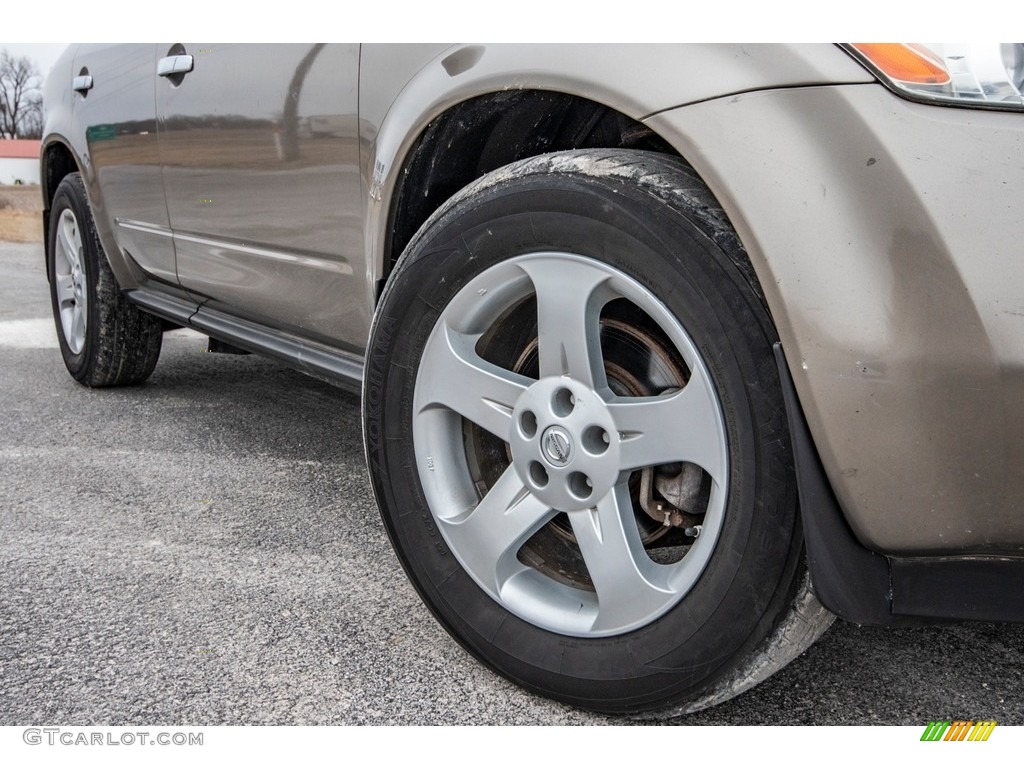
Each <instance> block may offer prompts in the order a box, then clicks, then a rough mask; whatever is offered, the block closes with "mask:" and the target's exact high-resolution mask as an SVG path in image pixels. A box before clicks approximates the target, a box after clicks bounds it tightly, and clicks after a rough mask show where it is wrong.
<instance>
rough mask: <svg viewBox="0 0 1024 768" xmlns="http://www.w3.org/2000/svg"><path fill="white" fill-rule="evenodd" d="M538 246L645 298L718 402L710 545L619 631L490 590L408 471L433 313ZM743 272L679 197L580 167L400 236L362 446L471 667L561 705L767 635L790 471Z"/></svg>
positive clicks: (709, 678)
mask: <svg viewBox="0 0 1024 768" xmlns="http://www.w3.org/2000/svg"><path fill="white" fill-rule="evenodd" d="M540 251H561V252H570V253H577V254H579V255H582V256H588V257H591V258H596V259H599V260H600V261H602V262H603V263H605V264H608V265H610V266H613V267H615V268H616V269H618V270H620V271H621V272H623V273H624V274H626V275H627V276H629V277H631V278H633V279H634V280H636V281H637V282H639V283H640V284H641V285H643V286H644V287H645V288H647V289H648V290H649V291H651V293H653V294H654V295H655V296H656V297H658V298H659V300H660V301H661V302H662V303H663V304H664V305H665V306H666V307H667V308H668V310H669V311H670V312H671V313H672V314H673V315H674V316H675V317H676V318H677V319H678V320H679V322H680V323H681V324H682V326H683V327H684V328H685V329H686V331H687V333H688V334H689V335H690V337H691V338H692V339H693V341H694V342H695V344H696V346H697V349H698V351H699V353H700V355H701V356H702V358H703V360H704V363H705V365H706V366H707V368H708V371H709V374H710V376H711V379H712V382H713V384H714V387H715V390H716V393H717V394H718V397H719V401H720V404H721V407H722V412H723V415H724V416H725V424H726V431H727V439H728V443H729V447H728V455H729V466H730V473H729V475H730V479H729V489H728V499H727V503H726V512H725V515H724V520H723V525H722V530H721V532H720V534H719V539H718V541H717V543H716V547H715V551H714V554H713V556H712V558H711V560H710V562H709V563H708V564H707V566H706V568H705V569H704V572H703V574H702V575H701V577H700V578H699V580H698V581H697V583H696V584H695V585H694V587H693V588H692V589H691V591H690V592H689V593H688V594H687V595H686V596H685V598H683V600H682V601H680V602H679V603H678V604H676V606H675V607H673V608H672V609H671V610H670V611H669V612H668V613H666V614H665V615H663V616H662V617H661V618H659V619H657V620H655V621H653V622H651V623H650V624H648V625H647V626H645V627H643V628H641V629H639V630H636V631H633V632H630V633H627V634H622V635H617V636H612V637H604V638H577V637H568V636H564V635H560V634H557V633H553V632H549V631H547V630H542V629H539V628H537V627H536V626H533V625H531V624H529V623H528V622H526V621H523V620H522V619H520V618H518V617H517V616H515V615H514V614H512V613H510V612H509V611H507V610H506V609H505V608H504V607H502V606H501V605H500V604H499V603H497V602H496V601H495V600H493V599H492V598H490V597H489V596H488V595H487V594H486V593H484V592H483V591H482V590H481V589H480V588H479V587H478V586H477V585H476V584H475V583H474V582H473V581H472V579H471V578H470V577H469V576H468V575H467V574H466V573H465V572H464V571H463V570H462V569H461V567H460V566H459V564H458V561H457V560H456V559H455V557H454V556H453V555H452V553H451V552H450V550H449V549H448V546H447V544H446V543H445V541H444V539H443V537H442V536H441V534H440V532H439V531H438V529H437V526H436V525H435V524H434V521H433V519H432V516H431V514H430V511H429V508H428V506H427V503H426V500H425V498H424V494H423V492H422V489H421V486H420V483H419V479H418V473H417V471H416V457H415V455H414V452H413V447H412V446H413V439H412V402H413V393H414V390H415V379H416V375H415V372H416V370H417V368H418V365H419V361H420V356H421V354H422V350H423V348H424V345H425V343H426V339H427V337H428V336H429V334H430V332H431V330H432V328H433V326H434V324H435V323H436V321H437V319H438V317H439V315H440V311H441V310H443V307H444V306H445V305H446V304H447V303H448V302H449V301H450V300H451V299H452V298H453V297H454V296H455V295H456V294H457V293H458V291H459V290H460V289H461V288H462V287H463V286H464V285H465V284H466V283H467V282H468V281H469V280H470V279H472V278H473V277H474V276H475V275H477V274H479V273H480V272H482V271H484V270H486V269H487V268H488V267H490V266H493V265H494V264H497V263H500V262H501V261H504V260H506V259H508V258H511V257H513V256H517V255H520V254H523V253H529V252H540ZM441 278H443V280H442V279H441ZM744 286H746V283H745V282H744V281H743V279H742V276H741V275H739V273H738V272H737V271H736V270H735V268H734V267H732V266H731V262H730V259H729V258H727V257H726V255H725V254H723V253H722V252H721V250H720V249H719V248H718V247H717V246H716V244H715V243H714V241H713V240H712V239H711V237H710V236H709V234H708V233H707V232H706V231H705V228H704V227H703V226H702V225H701V224H700V222H698V221H697V220H695V219H694V218H692V217H690V216H688V212H687V211H686V209H685V207H684V206H673V205H670V204H666V203H663V202H659V203H657V204H652V200H651V195H650V192H649V190H645V189H644V188H643V185H630V184H623V183H621V182H617V181H614V180H609V179H602V178H597V177H593V176H586V175H582V174H576V175H572V174H564V175H558V176H544V177H541V176H532V177H526V178H519V179H514V180H512V181H510V182H508V183H505V184H495V185H493V186H491V187H489V188H485V189H483V190H481V191H479V192H477V193H476V194H474V195H473V196H471V197H468V198H464V199H461V200H458V201H457V202H455V203H454V204H451V205H450V206H448V207H447V208H446V209H444V210H443V212H442V213H440V214H439V215H437V216H435V218H434V219H433V220H432V221H431V222H430V223H428V225H427V226H426V227H425V228H424V229H423V230H421V232H420V234H419V235H418V236H417V237H416V238H414V240H413V242H412V243H411V244H410V246H409V248H408V249H407V251H406V255H405V256H403V260H402V262H401V263H400V265H399V267H398V268H397V269H396V273H395V275H394V277H393V279H392V282H391V283H390V287H389V290H388V291H387V292H386V294H385V297H384V298H383V299H382V305H381V308H380V310H379V313H378V317H377V319H376V320H375V325H374V332H373V337H372V339H371V344H370V347H369V354H368V359H367V378H366V390H365V397H366V406H365V410H366V439H367V452H368V458H369V461H370V467H371V476H372V479H373V483H374V490H375V492H376V493H377V496H378V500H379V502H380V506H381V510H382V513H383V516H384V520H385V524H386V527H387V529H388V532H389V535H390V536H391V537H392V540H393V542H394V544H395V547H396V550H397V552H398V554H399V557H400V559H401V560H402V562H403V566H404V567H405V568H406V570H407V572H408V573H409V575H410V576H411V578H412V581H413V583H414V584H415V585H416V587H417V589H418V590H419V591H420V593H421V595H422V596H423V597H424V599H425V601H426V603H427V605H428V606H429V607H430V608H431V610H432V611H433V612H434V613H435V615H436V616H437V617H438V619H439V620H440V621H441V622H442V624H443V625H444V626H445V627H446V628H447V629H448V630H449V631H450V632H451V633H452V634H453V635H454V636H455V637H456V639H458V640H459V642H460V643H462V644H463V646H464V647H466V648H467V650H469V651H470V652H471V653H473V654H474V655H475V656H477V658H479V659H481V660H482V661H483V662H484V663H486V664H488V665H489V666H491V667H493V668H495V669H496V670H498V671H499V672H500V673H502V674H504V675H505V676H507V677H509V678H510V679H512V680H514V681H515V682H517V683H519V684H521V685H524V686H525V687H527V688H530V689H532V690H534V691H537V692H539V693H542V694H544V695H547V696H551V697H553V698H557V699H560V700H563V701H567V702H569V703H573V704H576V705H578V706H584V707H588V708H593V709H600V710H604V711H640V710H644V709H652V708H658V707H661V706H665V705H666V703H670V702H672V701H674V700H678V699H680V698H683V697H689V696H693V695H696V694H698V693H699V692H700V691H701V690H704V689H705V688H707V687H708V686H710V685H711V684H713V683H714V682H715V681H716V680H717V679H718V678H719V677H720V676H721V675H722V674H724V673H725V672H726V671H728V669H729V666H730V665H729V662H731V661H733V660H734V659H735V658H736V657H738V656H740V655H742V654H743V653H744V652H746V651H749V649H750V648H751V647H752V646H753V645H754V644H756V642H758V641H759V640H760V639H761V638H762V637H763V636H764V635H765V634H766V633H767V631H768V629H769V628H770V623H771V621H770V620H771V617H770V615H769V614H770V613H771V611H770V610H769V607H770V606H771V605H772V604H773V601H774V600H775V598H776V595H777V592H778V590H779V584H780V583H781V582H784V581H785V579H786V574H785V571H786V569H787V567H788V563H789V562H790V561H791V560H792V549H793V539H794V535H795V534H794V528H795V523H796V518H795V498H792V494H791V493H783V494H781V496H780V494H778V493H774V494H773V493H765V492H764V491H765V485H766V483H769V482H772V481H773V479H774V478H778V482H779V484H780V486H781V487H783V488H785V487H786V478H785V475H786V473H787V467H788V472H789V473H790V474H791V473H792V468H791V459H790V458H789V456H788V453H787V450H786V449H788V442H785V441H782V442H783V443H784V444H783V445H782V446H781V449H780V447H779V440H778V438H779V434H777V432H782V433H783V434H784V412H782V410H781V402H780V401H779V399H778V398H777V396H776V392H774V391H772V389H771V384H772V382H774V386H775V390H777V388H778V384H777V378H775V377H773V374H774V366H773V363H772V360H771V354H770V350H771V341H772V339H771V338H770V334H771V333H772V329H771V326H770V320H769V319H768V318H767V313H766V312H764V311H763V308H760V305H759V304H758V302H757V301H756V297H753V296H752V295H750V291H749V288H747V289H746V290H745V288H744ZM759 308H760V311H758V310H759ZM762 390H763V391H762ZM791 485H792V484H791V483H790V486H791Z"/></svg>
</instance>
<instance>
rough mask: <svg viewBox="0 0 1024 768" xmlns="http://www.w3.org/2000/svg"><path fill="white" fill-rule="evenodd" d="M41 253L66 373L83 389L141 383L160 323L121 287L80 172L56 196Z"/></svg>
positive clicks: (151, 363) (152, 362)
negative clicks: (99, 234)
mask: <svg viewBox="0 0 1024 768" xmlns="http://www.w3.org/2000/svg"><path fill="white" fill-rule="evenodd" d="M46 258H47V274H48V276H49V279H50V299H51V302H52V305H53V316H54V321H55V322H56V325H57V338H58V340H59V341H60V351H61V356H62V357H63V358H64V364H65V366H67V369H68V372H69V373H70V374H71V375H72V376H73V377H74V379H75V380H76V381H78V382H80V383H81V384H84V385H86V386H88V387H114V386H120V385H125V384H138V383H140V382H142V381H145V380H146V379H147V378H148V377H149V375H150V374H151V373H152V372H153V369H154V368H155V367H156V363H157V359H158V358H159V357H160V345H161V342H162V339H163V325H162V323H161V321H160V320H159V319H158V318H156V317H154V316H152V315H150V314H148V313H146V312H144V311H142V310H141V309H139V308H138V307H136V306H135V305H134V304H132V303H131V302H129V301H128V299H127V298H126V297H125V296H124V295H123V294H122V293H121V291H120V289H119V288H118V285H117V281H116V280H115V278H114V274H113V272H111V270H110V265H109V264H108V263H107V257H106V255H105V254H104V252H103V246H102V245H100V241H99V237H98V236H97V234H96V226H95V223H94V221H93V217H92V211H91V210H90V208H89V200H88V197H87V196H86V191H85V185H84V183H83V182H82V177H81V175H80V174H78V173H72V174H69V175H68V176H66V177H65V178H64V180H63V181H61V183H60V186H59V187H57V192H56V194H55V195H54V197H53V204H52V206H51V209H50V221H49V226H48V232H47V249H46ZM62 315H63V316H62Z"/></svg>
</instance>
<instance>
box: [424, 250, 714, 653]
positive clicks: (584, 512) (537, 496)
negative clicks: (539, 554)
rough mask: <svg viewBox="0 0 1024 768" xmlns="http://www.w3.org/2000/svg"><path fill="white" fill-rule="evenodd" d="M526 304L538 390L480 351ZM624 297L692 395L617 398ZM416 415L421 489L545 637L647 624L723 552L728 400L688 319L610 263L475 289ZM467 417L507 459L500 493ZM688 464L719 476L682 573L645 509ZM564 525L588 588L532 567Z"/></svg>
mask: <svg viewBox="0 0 1024 768" xmlns="http://www.w3.org/2000/svg"><path fill="white" fill-rule="evenodd" d="M526 300H532V301H535V302H536V315H535V318H536V328H537V331H536V341H535V345H534V346H535V356H536V358H537V366H538V369H539V370H538V375H537V378H531V377H529V376H526V375H523V374H522V373H519V372H517V371H515V370H509V369H506V368H502V367H501V366H498V365H495V364H494V363H492V362H489V361H488V360H486V359H484V358H483V357H481V356H480V354H478V352H477V349H478V345H479V343H480V342H481V339H482V338H483V337H484V336H485V335H486V334H488V333H489V332H492V329H493V327H494V326H495V325H496V324H500V323H502V322H512V320H511V319H510V318H511V317H512V316H513V315H510V312H511V311H513V310H514V308H515V307H516V306H517V305H520V304H522V303H523V302H524V301H526ZM623 300H624V302H628V304H629V305H631V308H632V309H633V311H634V314H636V310H639V311H640V313H642V316H644V317H645V318H648V319H649V322H653V324H654V325H656V326H657V328H658V329H660V331H661V332H662V333H663V334H664V337H663V338H666V339H667V340H668V342H669V344H668V347H669V348H670V349H671V351H672V352H673V353H675V354H677V355H678V357H679V358H681V360H682V361H683V363H684V364H685V369H686V370H685V381H684V382H680V383H681V384H683V386H679V387H670V388H666V391H662V392H658V393H654V394H640V395H638V396H636V395H634V396H629V395H622V394H617V391H618V392H621V391H622V390H623V387H622V386H613V384H614V382H612V381H610V378H614V373H612V374H609V369H611V367H612V366H611V361H605V360H604V358H603V354H602V339H601V334H602V327H603V326H602V309H603V308H605V307H607V306H609V305H610V304H611V303H612V302H618V303H619V304H622V303H623ZM531 314H532V312H531ZM605 324H607V321H606V322H605ZM662 354H663V355H664V354H666V353H662ZM657 362H658V361H657V360H656V359H655V360H653V361H652V364H656V363H657ZM413 414H414V415H413V434H414V441H415V453H416V458H417V464H418V469H419V478H420V481H421V483H422V486H423V489H424V493H425V495H426V498H427V501H428V504H429V507H430V510H431V512H432V514H433V516H434V519H435V521H436V523H437V526H438V528H439V530H440V531H441V533H442V535H443V536H444V539H445V541H446V542H447V544H448V546H449V547H450V549H451V550H452V552H453V554H454V555H455V557H456V558H457V559H458V561H459V562H460V563H461V565H462V566H463V568H464V569H465V570H466V571H467V572H468V573H469V574H470V576H471V577H472V578H473V580H474V581H475V582H476V583H477V584H478V585H479V586H480V587H481V588H482V589H483V590H484V591H485V592H486V593H487V594H489V595H490V596H491V597H492V598H494V599H495V600H497V601H498V602H499V603H501V604H502V605H503V606H504V607H505V608H507V609H508V610H509V611H511V612H512V613H514V614H516V615H518V616H519V617H520V618H523V619H525V620H527V621H529V622H530V623H532V624H534V625H537V626H539V627H543V628H545V629H548V630H551V631H554V632H558V633H561V634H565V635H572V636H578V637H602V636H610V635H616V634H621V633H625V632H629V631H631V630H634V629H637V628H639V627H643V626H645V625H647V624H649V623H650V622H652V621H653V620H655V619H657V618H658V617H660V616H662V615H663V614H664V613H666V612H667V611H668V610H670V609H671V608H672V607H673V606H674V605H675V604H676V603H678V602H679V601H680V600H681V599H682V598H683V597H684V596H685V595H686V594H687V592H689V590H690V589H691V588H692V587H693V585H694V584H695V583H696V581H697V579H698V578H699V577H700V575H701V572H702V571H703V570H704V568H705V566H706V565H707V563H708V562H709V560H710V558H711V556H712V554H713V551H714V548H715V543H716V540H717V538H718V533H719V530H720V528H721V525H722V519H723V514H724V508H725V500H726V488H727V487H728V471H729V467H728V450H727V443H726V431H725V425H724V420H723V417H722V411H721V408H720V406H719V403H718V399H717V397H716V395H715V390H714V387H713V386H712V383H711V379H710V376H709V374H708V371H707V369H706V366H705V364H704V362H703V361H702V360H701V357H700V355H699V354H698V351H697V348H696V347H695V345H694V343H693V341H692V340H691V338H690V336H689V335H688V334H687V332H686V330H685V329H684V328H683V327H682V325H680V323H679V321H678V320H677V319H676V318H675V317H673V315H672V314H671V313H670V312H669V310H668V309H667V308H666V307H665V306H664V305H663V304H662V303H661V302H660V301H659V300H658V299H657V298H656V297H655V296H653V295H652V294H651V293H650V292H649V291H648V290H647V289H646V288H644V287H643V286H641V285H640V284H639V283H638V282H637V281H636V280H634V279H633V278H631V277H629V276H627V275H626V274H624V273H623V272H621V271H619V270H617V269H615V268H614V267H612V266H610V265H608V264H605V263H603V262H600V261H596V260H594V259H590V258H586V257H583V256H578V255H573V254H568V253H554V252H542V253H533V254H528V255H522V256H519V257H516V258H513V259H510V260H508V261H506V262H503V263H501V264H498V265H496V266H493V267H491V268H489V269H487V270H485V271H484V272H482V273H481V274H480V275H478V276H476V278H474V279H473V280H472V281H470V282H469V283H468V284H467V285H466V286H465V287H463V288H462V290H461V291H459V293H458V294H457V295H456V296H455V298H454V299H453V300H452V301H451V302H450V303H449V304H448V305H447V306H446V307H445V308H444V310H443V311H442V312H441V315H440V318H439V319H438V321H437V323H436V325H435V326H434V329H433V332H432V333H431V335H430V337H429V339H428V341H427V344H426V347H425V349H424V351H423V356H422V359H421V363H420V368H419V372H418V377H417V383H416V389H415V401H414V404H413ZM459 417H462V419H465V420H466V421H468V422H470V423H471V424H473V425H476V427H478V428H480V429H482V430H485V431H486V432H487V433H490V434H491V435H494V436H495V437H496V438H498V440H500V441H502V442H503V443H504V444H505V446H506V448H505V450H506V454H507V456H508V459H509V463H508V465H507V467H505V468H504V470H503V471H502V472H501V474H500V476H499V477H498V479H497V480H496V481H495V482H494V483H493V484H492V485H490V487H484V488H481V485H482V483H481V482H480V480H479V478H477V477H474V473H473V471H472V469H471V468H472V467H473V466H474V463H475V457H473V456H470V457H469V458H468V459H467V457H466V456H465V455H463V451H464V448H463V446H464V445H465V444H466V440H465V427H464V422H463V421H462V419H460V418H459ZM680 464H682V465H683V466H686V465H689V466H691V467H693V466H695V467H698V468H699V469H700V470H702V471H703V473H706V476H707V478H709V480H710V483H709V485H710V493H709V496H708V498H707V500H706V503H705V504H706V506H704V508H703V509H702V523H701V525H700V527H699V528H697V529H696V530H695V531H694V532H695V533H697V532H699V533H697V535H696V536H695V537H694V539H693V541H692V543H691V544H689V545H688V546H686V547H684V548H683V549H684V550H685V551H684V553H683V554H682V555H681V556H680V557H679V558H678V559H677V560H675V561H673V562H655V560H654V559H652V557H651V555H650V554H649V553H648V551H647V550H646V549H645V546H644V540H643V531H642V530H641V526H640V525H639V524H638V518H639V519H640V521H643V520H644V519H645V513H644V512H643V511H641V510H639V508H638V505H637V504H636V503H635V501H634V497H635V496H636V495H637V494H636V490H635V489H636V487H637V481H636V479H635V478H636V477H637V475H638V474H639V471H641V470H644V469H645V468H651V467H665V466H673V465H675V466H678V465H680ZM631 478H632V486H633V490H632V491H631ZM483 485H485V486H486V483H483ZM563 513H564V514H566V515H567V516H568V521H569V526H567V527H566V529H565V530H564V531H563V532H562V535H563V538H568V539H572V540H574V543H575V546H576V547H578V551H579V554H580V555H581V557H582V561H583V563H584V565H585V570H586V573H587V574H588V576H589V583H582V584H581V583H580V580H579V579H576V580H575V581H574V580H572V579H566V578H560V577H559V573H558V572H557V570H556V569H545V568H543V567H536V564H535V563H531V560H530V558H528V557H524V556H523V555H522V554H521V553H522V550H523V548H524V546H525V545H526V544H527V542H529V541H530V540H531V538H532V537H533V536H534V535H535V534H537V533H538V531H540V530H541V529H542V528H544V527H545V526H549V525H552V524H553V523H554V521H555V518H556V516H559V515H561V514H563ZM648 522H649V520H648ZM668 525H669V522H668V520H667V519H666V522H665V526H666V527H668Z"/></svg>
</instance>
